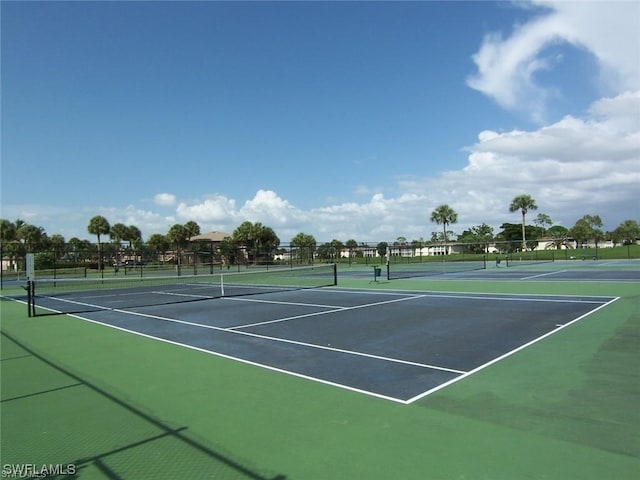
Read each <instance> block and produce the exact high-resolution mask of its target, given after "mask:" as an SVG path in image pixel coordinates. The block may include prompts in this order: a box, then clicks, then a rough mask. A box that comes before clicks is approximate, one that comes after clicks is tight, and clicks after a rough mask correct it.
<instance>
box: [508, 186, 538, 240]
mask: <svg viewBox="0 0 640 480" xmlns="http://www.w3.org/2000/svg"><path fill="white" fill-rule="evenodd" d="M537 209H538V205H536V201H535V200H534V199H533V197H532V196H531V195H518V196H517V197H515V198H514V199H513V200H511V205H509V211H510V212H517V211H518V210H520V213H522V251H525V250H526V249H527V239H526V234H525V231H524V230H525V229H524V226H525V217H526V215H527V212H528V211H529V210H537Z"/></svg>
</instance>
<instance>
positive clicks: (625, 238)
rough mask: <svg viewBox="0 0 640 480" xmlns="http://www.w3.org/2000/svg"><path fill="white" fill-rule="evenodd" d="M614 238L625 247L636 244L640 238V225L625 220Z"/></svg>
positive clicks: (633, 221) (615, 231)
mask: <svg viewBox="0 0 640 480" xmlns="http://www.w3.org/2000/svg"><path fill="white" fill-rule="evenodd" d="M613 233H614V236H615V237H616V238H618V239H620V240H622V243H623V244H625V245H630V244H632V243H635V241H636V240H637V239H638V238H640V224H638V222H637V221H635V220H625V221H624V222H622V223H621V224H620V225H618V227H617V228H616V229H615V230H614V231H613Z"/></svg>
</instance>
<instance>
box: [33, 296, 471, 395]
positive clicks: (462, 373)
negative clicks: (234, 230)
mask: <svg viewBox="0 0 640 480" xmlns="http://www.w3.org/2000/svg"><path fill="white" fill-rule="evenodd" d="M46 298H50V299H53V300H61V301H63V302H66V303H73V304H76V305H81V306H88V307H95V308H98V309H101V310H105V311H113V312H117V313H121V314H125V315H134V316H139V317H146V318H152V319H154V320H162V321H166V322H173V323H179V324H183V325H189V326H193V327H200V328H206V329H210V330H216V331H220V332H226V333H232V334H235V335H244V336H248V337H254V338H261V339H265V340H271V341H276V342H282V343H290V344H294V345H300V346H304V347H310V348H315V349H319V350H327V351H334V352H338V353H344V354H348V355H354V356H359V357H364V358H371V359H375V360H382V361H388V362H391V363H398V364H403V365H410V366H416V367H420V368H425V369H429V370H439V371H445V372H450V373H456V374H460V375H464V374H465V373H466V372H464V371H462V370H455V369H451V368H446V367H440V366H437V365H428V364H422V363H417V362H410V361H407V360H400V359H396V358H390V357H382V356H379V355H372V354H368V353H362V352H356V351H351V350H343V349H339V348H334V347H328V346H324V345H315V344H311V343H305V342H298V341H295V340H287V339H284V338H277V337H269V336H266V335H259V334H255V333H250V332H242V331H238V330H230V329H227V328H222V327H216V326H213V325H205V324H201V323H195V322H188V321H186V320H178V319H175V318H169V317H162V316H160V315H153V314H148V313H141V312H134V311H129V310H121V309H118V308H107V307H101V306H99V305H92V304H88V303H83V302H77V301H73V300H66V299H59V298H56V297H46ZM382 303H387V302H382ZM40 308H43V309H46V310H50V311H53V312H56V313H61V314H64V312H61V311H59V310H55V309H53V308H49V307H40ZM65 315H68V316H70V317H73V318H77V319H79V320H85V321H88V322H91V323H94V324H97V325H102V326H105V327H108V328H114V329H116V330H121V331H123V332H127V333H133V334H134V335H139V336H142V337H145V338H149V339H152V340H159V341H161V342H165V343H169V344H172V345H177V346H182V347H186V348H189V349H191V350H196V351H199V352H203V353H208V354H210V355H215V356H218V357H223V358H227V359H230V360H235V361H238V362H241V363H245V364H249V365H253V366H256V367H262V368H265V369H267V370H272V371H276V372H280V373H284V374H288V375H293V376H295V377H299V378H304V379H306V380H311V381H315V382H318V383H323V384H326V385H331V386H334V387H338V388H342V389H345V390H350V391H353V392H357V393H361V394H365V395H369V396H373V397H377V398H382V399H384V400H390V401H393V402H397V403H403V404H406V403H407V402H406V401H405V400H402V399H399V398H395V397H390V396H387V395H382V394H379V393H376V392H371V391H369V390H363V389H359V388H355V387H352V386H350V385H344V384H341V383H336V382H331V381H329V380H323V379H321V378H317V377H311V376H309V375H304V374H300V373H296V372H292V371H290V370H285V369H282V368H278V367H273V366H270V365H267V364H263V363H258V362H254V361H251V360H246V359H243V358H241V357H235V356H232V355H227V354H224V353H219V352H215V351H211V350H207V349H204V348H200V347H196V346H193V345H189V344H185V343H180V342H176V341H173V340H168V339H164V338H161V337H155V336H153V335H149V334H146V333H142V332H138V331H136V330H130V329H128V328H124V327H120V326H117V325H112V324H110V323H104V322H101V321H99V320H93V319H90V318H86V317H82V316H80V315H77V314H69V313H67V314H65Z"/></svg>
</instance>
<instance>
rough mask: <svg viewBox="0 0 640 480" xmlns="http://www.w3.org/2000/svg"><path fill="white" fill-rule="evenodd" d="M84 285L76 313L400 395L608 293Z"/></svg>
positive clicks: (440, 381) (490, 355)
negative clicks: (180, 297)
mask: <svg viewBox="0 0 640 480" xmlns="http://www.w3.org/2000/svg"><path fill="white" fill-rule="evenodd" d="M520 273H522V272H520ZM82 295H83V294H82V293H78V294H77V296H76V297H75V299H74V302H77V305H82V304H83V303H89V301H90V304H91V306H92V308H91V309H90V311H86V312H83V313H76V314H75V316H76V317H78V318H82V319H84V320H88V321H91V322H97V323H100V324H104V325H107V326H109V327H114V328H118V329H123V330H126V331H128V332H132V333H135V334H139V335H144V336H147V337H149V338H152V339H157V340H160V341H165V342H169V343H173V344H176V345H180V346H184V347H187V348H192V349H197V350H200V351H203V352H207V353H210V354H214V355H219V356H223V357H227V358H229V359H233V360H236V361H240V362H245V363H249V364H252V365H256V366H259V367H263V368H268V369H272V370H274V371H277V372H280V373H286V374H291V375H296V376H299V377H303V378H306V379H309V380H313V381H318V382H322V383H325V384H327V385H328V387H327V388H330V386H334V387H340V388H345V389H349V390H352V391H356V392H360V393H363V394H367V395H372V396H376V397H380V398H384V399H388V400H392V401H396V402H401V403H411V402H413V401H415V400H417V399H419V398H422V397H424V396H425V395H428V394H429V393H431V392H434V391H436V390H438V389H440V388H442V387H444V386H446V385H448V384H450V383H452V382H455V381H458V380H460V379H462V378H464V377H466V376H468V375H470V374H471V373H473V372H475V371H478V370H480V369H482V368H484V367H486V366H488V365H491V364H492V363H494V362H496V361H497V360H499V359H501V358H504V357H505V356H508V355H510V354H513V353H516V352H517V351H519V350H520V349H522V348H524V347H526V346H527V345H530V344H531V343H533V342H536V341H538V340H540V339H543V338H545V337H546V336H548V335H550V334H552V333H554V332H556V331H558V330H561V329H563V328H565V327H567V326H569V325H570V324H572V323H574V322H576V321H578V320H580V319H582V318H584V317H585V316H586V315H588V314H590V313H591V312H594V311H595V310H598V309H600V308H602V307H604V306H606V305H607V304H609V303H611V302H613V301H615V298H613V297H591V296H585V297H580V296H552V295H507V294H491V295H487V294H464V293H436V292H412V291H396V290H393V291H390V290H389V291H382V290H366V289H365V290H346V289H334V288H320V289H309V290H291V291H283V292H273V293H265V294H259V295H252V296H247V297H226V298H215V299H206V300H203V301H197V302H190V303H179V304H169V305H155V306H146V307H136V308H132V309H127V310H124V309H119V308H117V307H113V306H112V305H111V304H109V306H108V307H106V306H105V307H104V308H103V309H101V308H96V305H100V303H101V299H100V295H101V294H100V293H97V294H96V293H91V298H90V299H88V298H83V296H82ZM86 295H89V294H88V293H87V294H86ZM102 295H105V296H106V295H109V296H110V297H112V296H113V294H109V293H108V292H104V293H102ZM65 302H68V300H65ZM66 305H67V304H65V305H64V306H63V305H62V303H61V300H60V299H57V298H45V299H42V300H41V301H40V304H39V306H40V307H45V308H49V309H51V310H52V311H59V310H64V308H63V307H66ZM274 374H275V373H274Z"/></svg>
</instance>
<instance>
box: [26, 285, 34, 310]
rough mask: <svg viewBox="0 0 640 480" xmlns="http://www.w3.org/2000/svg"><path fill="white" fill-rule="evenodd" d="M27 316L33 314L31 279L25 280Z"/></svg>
mask: <svg viewBox="0 0 640 480" xmlns="http://www.w3.org/2000/svg"><path fill="white" fill-rule="evenodd" d="M26 289H27V316H28V317H29V318H31V317H33V316H35V310H36V309H35V305H34V298H33V297H34V295H33V281H32V280H27V287H26Z"/></svg>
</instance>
